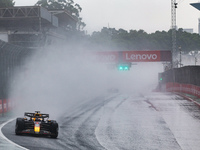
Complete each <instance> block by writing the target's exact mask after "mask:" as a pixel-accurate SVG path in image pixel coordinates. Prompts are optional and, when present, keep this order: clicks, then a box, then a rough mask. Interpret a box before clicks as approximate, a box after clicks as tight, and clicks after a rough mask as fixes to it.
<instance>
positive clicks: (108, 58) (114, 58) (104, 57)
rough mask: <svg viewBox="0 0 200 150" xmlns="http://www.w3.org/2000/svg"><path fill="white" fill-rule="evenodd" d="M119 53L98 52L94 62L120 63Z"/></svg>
mask: <svg viewBox="0 0 200 150" xmlns="http://www.w3.org/2000/svg"><path fill="white" fill-rule="evenodd" d="M118 58H119V53H118V52H117V51H115V52H110V51H109V52H96V53H95V55H94V58H93V59H94V60H96V61H98V62H118Z"/></svg>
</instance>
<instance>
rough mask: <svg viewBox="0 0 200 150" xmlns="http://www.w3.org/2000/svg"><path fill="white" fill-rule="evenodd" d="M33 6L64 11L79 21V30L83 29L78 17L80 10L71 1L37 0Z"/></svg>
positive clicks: (83, 24) (83, 25)
mask: <svg viewBox="0 0 200 150" xmlns="http://www.w3.org/2000/svg"><path fill="white" fill-rule="evenodd" d="M35 5H36V6H42V7H44V8H47V9H66V10H67V11H69V12H70V13H71V14H72V15H74V16H76V17H77V18H78V19H79V26H80V28H82V29H83V28H84V27H85V26H86V24H85V23H84V22H83V21H82V18H81V17H80V12H81V11H82V8H81V6H80V5H79V4H75V3H74V1H73V0H38V2H37V3H36V4H35Z"/></svg>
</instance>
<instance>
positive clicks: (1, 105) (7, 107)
mask: <svg viewBox="0 0 200 150" xmlns="http://www.w3.org/2000/svg"><path fill="white" fill-rule="evenodd" d="M13 108H15V103H14V101H11V100H9V99H0V114H3V113H6V112H9V111H11V110H12V109H13Z"/></svg>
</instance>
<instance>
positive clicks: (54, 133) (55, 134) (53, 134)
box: [50, 121, 58, 138]
mask: <svg viewBox="0 0 200 150" xmlns="http://www.w3.org/2000/svg"><path fill="white" fill-rule="evenodd" d="M50 137H51V138H57V137H58V123H57V122H56V121H53V122H52V123H51V135H50Z"/></svg>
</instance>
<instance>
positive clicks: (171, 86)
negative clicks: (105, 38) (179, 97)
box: [166, 82, 200, 97]
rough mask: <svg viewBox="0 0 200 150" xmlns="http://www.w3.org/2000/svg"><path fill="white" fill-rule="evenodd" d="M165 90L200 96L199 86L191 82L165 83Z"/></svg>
mask: <svg viewBox="0 0 200 150" xmlns="http://www.w3.org/2000/svg"><path fill="white" fill-rule="evenodd" d="M166 91H167V92H181V93H186V94H191V95H194V96H197V97H200V87H199V86H196V85H192V84H181V83H172V82H170V83H166Z"/></svg>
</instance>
